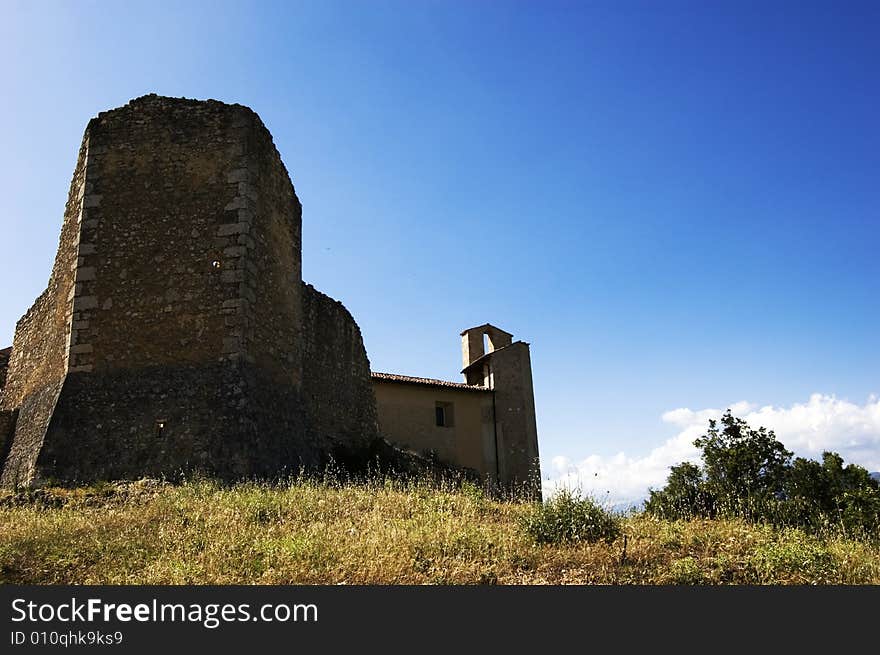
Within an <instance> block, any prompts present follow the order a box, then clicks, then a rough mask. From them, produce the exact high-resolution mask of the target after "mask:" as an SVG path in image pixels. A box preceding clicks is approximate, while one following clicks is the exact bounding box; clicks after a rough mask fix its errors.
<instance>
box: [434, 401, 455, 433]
mask: <svg viewBox="0 0 880 655" xmlns="http://www.w3.org/2000/svg"><path fill="white" fill-rule="evenodd" d="M434 418H435V423H436V425H437V427H438V428H451V427H452V426H453V425H454V424H455V423H454V412H453V406H452V403H442V402H440V401H437V403H436V404H435V405H434Z"/></svg>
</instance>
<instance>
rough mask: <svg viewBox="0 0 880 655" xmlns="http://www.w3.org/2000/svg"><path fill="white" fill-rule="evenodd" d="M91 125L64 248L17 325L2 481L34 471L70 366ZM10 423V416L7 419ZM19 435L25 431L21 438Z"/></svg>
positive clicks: (1, 405) (2, 405)
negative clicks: (10, 429)
mask: <svg viewBox="0 0 880 655" xmlns="http://www.w3.org/2000/svg"><path fill="white" fill-rule="evenodd" d="M87 159H88V130H86V134H85V136H84V138H83V141H82V145H81V146H80V150H79V155H78V157H77V163H76V167H75V169H74V173H73V180H72V181H71V184H70V191H69V193H68V197H67V204H66V206H65V210H64V218H63V221H62V226H61V236H60V239H59V245H58V251H57V253H56V255H55V263H54V265H53V267H52V273H51V275H50V277H49V282H48V284H47V286H46V290H45V291H44V292H43V293H42V294H40V296H39V297H38V298H37V299H36V301H35V302H34V304H33V305H32V306H31V307H30V309H28V311H27V312H26V313H25V315H24V316H23V317H22V318H21V319H19V321H18V323H17V324H16V327H15V337H14V340H13V347H12V352H11V354H10V357H9V363H8V371H7V377H6V384H5V386H4V387H3V392H2V394H0V412H4V413H6V414H7V415H8V416H11V415H12V413H13V412H17V419H16V420H15V422H14V428H15V432H14V433H13V434H12V435H9V436H7V440H6V444H5V446H4V448H3V450H4V452H6V453H8V456H7V457H5V458H4V459H3V460H2V463H3V464H4V466H3V468H2V470H0V483H2V484H10V485H14V484H17V483H18V482H19V478H18V476H19V475H20V474H21V475H25V476H28V475H31V474H32V473H33V471H34V469H35V466H36V458H37V455H38V454H39V451H40V449H41V447H42V444H43V438H44V436H45V433H46V429H47V428H48V425H49V420H50V418H51V415H52V411H53V409H54V407H55V403H56V401H57V400H58V394H59V393H60V390H61V386H62V383H63V380H64V376H65V374H66V371H67V366H68V359H69V353H70V348H71V342H70V339H71V323H72V317H73V305H74V297H75V294H76V285H75V276H76V270H77V266H78V263H79V259H78V252H79V234H80V230H81V226H82V224H83V222H84V220H85V217H84V209H83V207H84V204H85V200H84V196H85V192H86V184H85V174H86V165H87ZM5 422H6V423H7V426H9V425H10V421H9V420H8V419H7V420H6V421H5ZM16 435H20V436H19V437H18V438H16Z"/></svg>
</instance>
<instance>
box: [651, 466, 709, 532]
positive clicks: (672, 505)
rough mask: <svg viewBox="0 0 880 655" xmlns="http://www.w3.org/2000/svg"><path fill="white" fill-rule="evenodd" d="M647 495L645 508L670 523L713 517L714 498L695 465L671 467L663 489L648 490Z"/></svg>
mask: <svg viewBox="0 0 880 655" xmlns="http://www.w3.org/2000/svg"><path fill="white" fill-rule="evenodd" d="M650 493H651V495H650V498H648V500H647V501H646V503H645V509H646V510H647V511H648V512H650V513H651V514H654V515H655V516H659V517H661V518H665V519H673V520H674V519H680V518H687V519H691V518H696V517H698V516H714V515H715V502H714V499H713V498H712V496H711V495H710V494H709V492H708V490H707V488H706V482H705V480H704V479H703V472H702V471H701V470H700V467H699V466H697V465H696V464H691V463H690V462H682V463H681V464H679V465H677V466H673V467H672V468H671V469H670V470H669V477H668V478H666V486H665V487H664V488H663V489H661V490H659V491H655V490H654V489H651V492H650Z"/></svg>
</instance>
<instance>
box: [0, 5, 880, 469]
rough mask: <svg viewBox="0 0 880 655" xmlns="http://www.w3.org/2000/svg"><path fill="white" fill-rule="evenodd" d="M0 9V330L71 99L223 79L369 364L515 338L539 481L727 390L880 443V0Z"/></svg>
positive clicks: (448, 373)
mask: <svg viewBox="0 0 880 655" xmlns="http://www.w3.org/2000/svg"><path fill="white" fill-rule="evenodd" d="M710 4H712V5H715V6H709V5H710ZM0 12H2V17H3V20H2V21H0V62H2V63H0V83H2V87H0V88H2V89H3V98H4V99H3V102H2V103H0V119H2V124H3V125H4V128H5V129H4V130H3V135H2V137H0V138H2V140H3V146H4V147H3V151H4V156H3V157H2V158H0V190H2V197H3V199H4V210H3V211H2V212H0V229H2V234H3V242H4V244H5V248H4V255H3V257H2V258H0V278H2V279H3V280H4V284H3V293H2V294H0V341H2V342H3V344H9V343H11V341H12V334H13V331H14V325H15V321H16V320H17V319H18V317H19V316H20V315H21V314H22V313H24V311H25V310H26V309H27V307H28V306H29V305H30V303H31V302H32V301H33V299H34V298H35V297H36V296H37V295H38V294H39V293H40V292H41V291H42V290H43V288H44V287H45V284H46V280H47V279H48V275H49V270H50V267H51V262H52V259H53V256H54V252H55V248H56V246H57V240H58V233H59V229H60V221H61V216H62V212H63V206H64V201H65V199H66V195H67V189H68V185H69V183H70V177H71V174H72V170H73V165H74V163H75V158H76V152H77V148H78V145H79V141H80V139H81V137H82V132H83V129H84V128H85V125H86V123H87V121H88V119H89V118H90V117H92V116H94V115H95V114H97V113H98V112H99V111H103V110H105V109H109V108H112V107H116V106H119V105H122V104H125V102H127V101H128V100H129V99H131V98H134V97H137V96H140V95H143V94H145V93H150V92H155V93H160V94H163V95H171V96H186V97H194V98H216V99H220V100H224V101H227V102H239V103H242V104H246V105H248V106H250V107H252V108H253V109H254V110H255V111H257V112H258V113H259V114H260V116H261V117H262V118H263V121H264V122H265V123H266V125H267V126H268V128H269V129H270V130H271V132H272V134H273V136H274V139H275V142H276V145H277V146H278V149H279V151H280V152H281V155H282V157H283V159H284V161H285V164H286V165H287V167H288V169H289V171H290V173H291V177H292V179H293V182H294V185H295V187H296V190H297V194H298V195H299V197H300V199H301V201H302V203H303V240H304V242H303V273H304V277H305V279H306V280H307V281H309V282H311V283H313V284H315V285H316V286H317V287H318V288H320V289H322V290H323V291H325V292H327V293H329V294H331V295H333V296H334V297H336V298H338V299H340V300H342V301H343V302H344V303H345V304H346V306H347V307H348V308H349V309H350V310H351V311H352V313H353V314H354V315H355V317H356V318H357V320H358V322H359V324H360V326H361V329H362V331H363V335H364V339H365V342H366V346H367V350H368V354H369V356H370V360H371V363H372V367H373V369H374V370H380V371H394V372H400V373H406V374H414V375H424V376H432V377H441V378H447V379H453V380H455V379H459V376H458V371H459V369H460V353H459V341H458V339H459V337H458V333H459V331H460V330H461V329H463V328H465V327H468V326H471V325H476V324H481V323H484V322H487V321H489V322H492V323H495V324H497V325H499V326H500V327H502V328H504V329H506V330H509V331H511V332H513V333H514V334H515V335H516V336H517V337H518V338H522V339H524V340H526V341H529V342H530V343H531V344H532V360H533V368H534V381H535V391H536V401H537V406H538V418H539V426H538V427H539V442H540V450H541V455H542V458H543V460H544V467H545V475H547V476H548V477H551V478H552V477H554V476H558V475H562V474H563V473H565V472H566V471H568V472H571V471H572V470H574V471H577V472H578V473H587V474H589V473H590V472H593V469H592V468H590V466H591V465H588V464H587V462H591V461H592V462H599V464H596V466H598V467H599V468H597V469H596V471H597V472H599V471H602V472H603V475H607V476H609V477H608V480H609V481H608V485H607V486H611V485H612V484H616V483H613V481H611V477H613V475H617V474H621V473H620V472H621V471H624V472H625V473H626V472H628V473H626V474H629V473H632V470H633V462H635V463H636V464H637V463H638V462H639V461H643V460H644V458H646V457H648V456H649V454H650V453H651V452H652V451H654V450H655V449H657V448H661V449H662V448H664V447H665V446H664V445H666V446H668V444H669V443H674V442H675V440H676V439H678V440H679V441H680V440H681V439H680V437H681V434H684V432H686V431H687V429H692V426H691V427H688V426H684V425H683V424H682V423H681V422H680V420H679V419H681V416H682V415H681V414H680V413H679V414H675V415H674V417H675V420H672V419H670V416H673V415H667V416H666V419H664V418H663V417H664V414H666V413H667V412H670V411H672V410H680V409H682V408H689V410H690V411H691V412H692V413H693V416H696V417H700V418H699V420H700V421H703V419H704V418H705V416H704V415H702V414H700V412H703V411H705V410H710V409H713V408H714V409H715V410H717V409H723V408H725V407H728V406H730V405H731V404H733V403H737V402H741V403H748V405H741V407H742V408H743V411H744V412H745V411H747V410H748V411H754V412H760V408H762V407H766V406H771V407H772V408H775V409H774V411H776V412H785V413H786V414H785V415H786V416H789V417H791V416H795V415H797V414H798V407H805V408H809V407H813V409H815V411H816V412H818V414H816V416H817V417H818V418H814V419H811V420H810V421H812V422H810V421H807V423H805V424H803V425H802V426H801V427H800V428H798V430H800V431H795V432H792V433H791V434H789V433H788V432H785V429H781V430H780V435H781V436H782V437H784V439H783V440H785V438H786V437H787V438H789V439H790V441H789V442H790V443H802V444H805V445H803V452H804V453H808V454H813V453H814V451H815V450H816V447H814V446H811V445H809V444H813V443H814V442H815V440H813V441H810V439H809V438H808V436H804V435H809V434H815V433H816V432H817V431H821V429H822V426H823V425H824V426H825V428H824V429H825V430H826V432H827V433H833V435H834V437H835V439H837V440H836V441H832V442H831V445H832V446H834V448H835V449H837V450H841V451H842V452H844V454H845V455H846V454H852V456H855V454H856V453H857V454H858V457H860V458H861V459H862V460H863V461H862V462H861V463H864V464H865V465H867V466H869V467H870V468H880V403H878V401H877V399H876V397H875V396H873V395H872V394H878V393H880V348H878V338H877V335H878V332H880V307H878V305H880V304H878V302H877V298H878V280H880V275H878V274H880V258H878V257H877V253H878V241H880V239H878V237H880V227H878V226H880V221H878V219H880V216H878V207H880V184H878V180H880V128H878V119H877V107H878V106H880V40H878V39H877V34H878V33H880V4H877V3H856V2H827V3H809V2H768V3H750V2H725V3H705V2H676V1H669V2H662V3H661V2H644V3H640V2H588V3H587V2H584V3H573V2H566V3H554V2H500V1H498V2H451V1H450V2H440V1H432V2H416V1H410V2H342V3H333V2H315V3H311V2H309V3H297V2H285V3H277V4H274V3H269V2H260V3H241V2H239V3H224V2H211V3H199V2H187V3H177V2H175V3H170V2H155V1H154V2H149V3H135V2H126V3H110V2H107V3H94V2H77V3H61V2H57V3H34V2H9V0H3V1H2V2H0ZM812 394H820V395H819V396H818V397H819V399H820V400H819V401H817V404H815V406H813V405H810V403H811V402H812ZM823 399H824V400H823ZM841 407H844V408H845V407H849V408H853V409H852V410H851V412H850V413H847V412H846V411H843V410H841V409H840V408H841ZM847 411H849V410H847ZM823 412H824V414H823ZM808 413H809V412H808ZM761 416H762V417H764V418H768V417H770V418H768V421H770V422H772V420H771V419H772V416H775V414H766V413H765V414H763V415H762V414H760V413H758V414H756V418H757V417H761ZM829 416H830V417H831V418H829ZM835 417H836V418H835ZM841 417H842V418H841ZM835 420H836V421H838V423H834V421H835ZM677 421H678V422H677ZM823 421H825V423H823ZM829 421H830V422H829ZM840 421H843V422H844V423H840ZM843 424H845V426H846V429H844V428H841V427H840V426H841V425H843ZM799 425H800V424H799ZM834 425H837V427H833V426H834ZM817 426H818V427H817ZM853 426H855V427H853ZM835 430H836V432H835ZM798 435H800V436H798ZM799 439H800V441H798V440H799ZM670 440H671V441H670ZM847 449H849V450H847ZM667 450H668V449H667ZM672 451H674V454H675V455H676V456H678V455H681V454H682V451H681V450H680V449H679V450H676V449H672ZM672 451H669V452H667V451H664V452H667V455H668V456H669V457H671V456H672V454H670V452H672ZM621 453H625V456H623V455H621ZM621 457H622V459H621ZM554 458H556V459H555V464H553V465H551V462H554ZM620 461H622V462H623V464H621V465H620V466H618V468H617V469H614V465H613V462H620ZM664 461H665V460H664ZM627 462H629V463H627ZM673 463H674V462H673ZM602 466H605V467H606V468H604V469H603V468H602ZM615 470H616V471H617V473H614V471H615ZM655 477H656V476H655ZM645 480H647V478H645ZM645 480H642V482H644V481H645Z"/></svg>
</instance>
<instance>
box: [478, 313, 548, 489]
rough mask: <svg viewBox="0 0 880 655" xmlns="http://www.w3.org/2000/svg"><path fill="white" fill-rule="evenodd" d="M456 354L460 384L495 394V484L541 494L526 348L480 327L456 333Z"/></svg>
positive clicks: (488, 327)
mask: <svg viewBox="0 0 880 655" xmlns="http://www.w3.org/2000/svg"><path fill="white" fill-rule="evenodd" d="M461 354H462V364H463V366H464V368H463V369H462V371H461V372H462V374H463V375H464V379H465V382H466V383H467V384H468V385H470V386H479V387H484V388H486V389H490V390H492V391H493V392H494V405H495V442H496V453H497V455H496V479H497V481H498V482H499V484H501V485H502V486H504V487H511V486H516V485H522V484H526V485H528V486H534V487H535V488H536V490H537V489H540V469H539V466H538V428H537V421H536V419H535V392H534V389H533V386H532V363H531V357H530V355H529V344H528V343H526V342H525V341H514V340H513V335H512V334H511V333H510V332H506V331H505V330H502V329H501V328H498V327H495V326H494V325H491V324H489V323H484V324H483V325H479V326H476V327H472V328H468V329H467V330H464V331H463V332H462V333H461Z"/></svg>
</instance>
